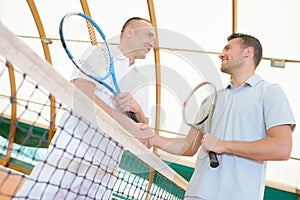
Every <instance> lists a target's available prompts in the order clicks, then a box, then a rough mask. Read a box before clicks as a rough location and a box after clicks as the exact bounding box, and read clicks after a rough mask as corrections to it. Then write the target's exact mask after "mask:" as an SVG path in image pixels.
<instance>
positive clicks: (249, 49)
mask: <svg viewBox="0 0 300 200" xmlns="http://www.w3.org/2000/svg"><path fill="white" fill-rule="evenodd" d="M253 55H254V48H253V47H247V48H246V49H245V50H244V58H250V57H253Z"/></svg>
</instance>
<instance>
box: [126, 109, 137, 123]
mask: <svg viewBox="0 0 300 200" xmlns="http://www.w3.org/2000/svg"><path fill="white" fill-rule="evenodd" d="M126 115H127V116H128V117H129V118H131V119H132V120H133V121H135V122H137V123H138V122H139V120H138V118H137V117H136V116H135V114H134V112H126Z"/></svg>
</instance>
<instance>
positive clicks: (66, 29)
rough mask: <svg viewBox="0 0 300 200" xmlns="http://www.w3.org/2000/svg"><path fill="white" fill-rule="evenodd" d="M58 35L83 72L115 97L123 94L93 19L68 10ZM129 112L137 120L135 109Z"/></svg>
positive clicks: (101, 34) (105, 42)
mask: <svg viewBox="0 0 300 200" xmlns="http://www.w3.org/2000/svg"><path fill="white" fill-rule="evenodd" d="M59 35H60V40H61V42H62V45H63V47H64V49H65V51H66V53H67V55H68V56H69V58H70V59H71V60H72V62H73V63H74V65H75V66H76V67H77V68H78V69H79V70H80V71H81V72H82V73H83V74H85V75H86V76H88V77H89V78H91V79H93V80H95V81H97V82H99V83H101V84H102V85H103V86H105V87H106V88H107V89H108V90H109V91H110V92H111V93H112V94H113V95H114V96H116V95H117V94H119V93H120V88H119V85H118V83H117V79H116V74H115V69H114V62H113V58H112V55H111V52H110V49H109V45H108V43H107V41H106V36H105V35H104V33H103V31H102V30H101V29H100V27H99V26H98V25H97V24H96V22H95V21H94V20H92V19H91V18H90V17H89V16H87V15H85V14H83V13H80V12H72V13H68V14H66V15H65V16H64V17H63V18H62V20H61V22H60V26H59ZM108 79H110V80H111V79H112V82H113V86H114V88H115V89H114V88H113V87H111V86H110V85H109V84H108V83H107V80H108ZM126 114H127V115H128V117H130V118H131V119H132V120H134V121H135V122H138V119H137V117H136V116H135V114H134V113H133V112H126Z"/></svg>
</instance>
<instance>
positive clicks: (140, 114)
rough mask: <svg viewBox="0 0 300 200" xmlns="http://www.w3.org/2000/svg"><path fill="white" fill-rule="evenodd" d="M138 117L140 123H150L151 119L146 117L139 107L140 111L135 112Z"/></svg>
mask: <svg viewBox="0 0 300 200" xmlns="http://www.w3.org/2000/svg"><path fill="white" fill-rule="evenodd" d="M135 115H136V117H137V118H138V120H139V122H140V123H144V124H148V123H149V120H148V118H147V117H145V115H144V113H143V111H142V109H139V111H138V112H135Z"/></svg>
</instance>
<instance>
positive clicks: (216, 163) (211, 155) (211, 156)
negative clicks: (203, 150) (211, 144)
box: [208, 151, 219, 168]
mask: <svg viewBox="0 0 300 200" xmlns="http://www.w3.org/2000/svg"><path fill="white" fill-rule="evenodd" d="M208 156H209V161H210V167H212V168H216V167H218V166H219V161H218V157H217V154H216V153H215V152H213V151H210V152H208Z"/></svg>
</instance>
